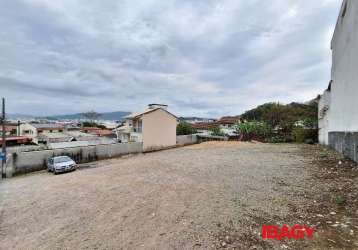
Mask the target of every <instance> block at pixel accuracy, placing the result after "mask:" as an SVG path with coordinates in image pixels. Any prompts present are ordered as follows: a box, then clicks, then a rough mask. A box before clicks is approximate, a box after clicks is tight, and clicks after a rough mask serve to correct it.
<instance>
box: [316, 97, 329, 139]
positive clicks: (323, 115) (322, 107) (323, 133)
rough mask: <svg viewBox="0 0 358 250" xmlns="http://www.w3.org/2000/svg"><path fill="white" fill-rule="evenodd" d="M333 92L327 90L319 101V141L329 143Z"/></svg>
mask: <svg viewBox="0 0 358 250" xmlns="http://www.w3.org/2000/svg"><path fill="white" fill-rule="evenodd" d="M330 106H331V92H330V91H328V90H326V91H325V92H324V93H323V95H321V98H320V99H319V102H318V131H319V132H318V139H319V143H321V144H324V145H328V131H329V117H330Z"/></svg>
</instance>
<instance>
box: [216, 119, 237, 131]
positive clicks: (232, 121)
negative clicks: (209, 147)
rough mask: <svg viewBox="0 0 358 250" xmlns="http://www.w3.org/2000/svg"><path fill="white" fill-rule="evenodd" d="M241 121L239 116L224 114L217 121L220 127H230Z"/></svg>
mask: <svg viewBox="0 0 358 250" xmlns="http://www.w3.org/2000/svg"><path fill="white" fill-rule="evenodd" d="M240 122H241V118H240V116H224V117H221V118H220V119H219V121H218V123H219V124H220V127H221V128H226V129H231V128H234V126H235V125H236V124H238V123H240Z"/></svg>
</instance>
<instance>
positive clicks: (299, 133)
mask: <svg viewBox="0 0 358 250" xmlns="http://www.w3.org/2000/svg"><path fill="white" fill-rule="evenodd" d="M292 135H293V138H294V141H295V142H298V143H308V144H313V143H316V142H318V131H317V129H305V128H299V127H296V128H294V129H293V130H292Z"/></svg>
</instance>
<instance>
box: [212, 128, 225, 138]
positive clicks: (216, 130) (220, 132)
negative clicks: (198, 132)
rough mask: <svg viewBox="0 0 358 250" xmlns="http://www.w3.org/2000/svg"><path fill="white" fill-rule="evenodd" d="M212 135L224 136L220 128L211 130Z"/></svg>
mask: <svg viewBox="0 0 358 250" xmlns="http://www.w3.org/2000/svg"><path fill="white" fill-rule="evenodd" d="M210 132H211V135H213V136H224V135H225V134H224V132H222V131H221V129H220V128H219V127H213V128H210Z"/></svg>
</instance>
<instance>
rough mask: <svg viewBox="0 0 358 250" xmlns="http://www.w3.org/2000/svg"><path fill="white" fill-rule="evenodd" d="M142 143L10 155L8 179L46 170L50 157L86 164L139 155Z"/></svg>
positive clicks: (7, 166) (7, 165) (7, 168)
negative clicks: (66, 158) (66, 157)
mask: <svg viewBox="0 0 358 250" xmlns="http://www.w3.org/2000/svg"><path fill="white" fill-rule="evenodd" d="M142 151H143V146H142V143H140V142H136V143H117V144H106V145H95V146H86V147H74V148H62V149H53V150H42V151H32V152H17V153H12V154H11V155H10V157H9V158H8V162H7V164H6V175H7V176H8V177H11V176H14V175H18V174H24V173H29V172H33V171H38V170H43V169H46V160H47V159H48V158H50V157H54V156H59V155H67V156H69V157H71V158H72V159H74V160H75V161H76V162H77V163H86V162H91V161H96V160H101V159H107V158H112V157H116V156H121V155H126V154H133V153H141V152H142Z"/></svg>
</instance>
